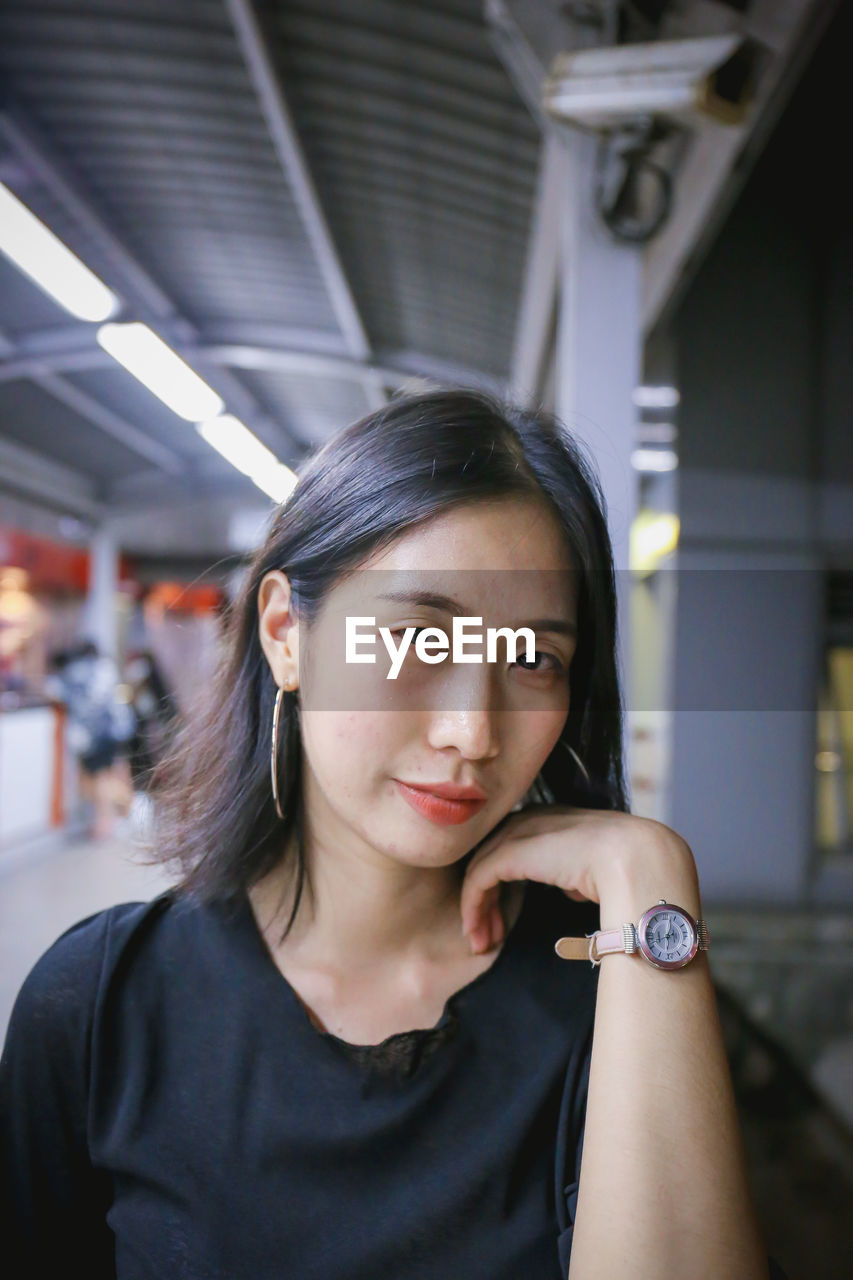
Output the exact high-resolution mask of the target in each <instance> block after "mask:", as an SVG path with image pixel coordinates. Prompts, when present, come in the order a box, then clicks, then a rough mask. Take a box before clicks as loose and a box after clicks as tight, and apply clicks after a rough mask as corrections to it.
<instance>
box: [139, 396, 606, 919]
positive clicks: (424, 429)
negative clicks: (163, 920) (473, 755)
mask: <svg viewBox="0 0 853 1280" xmlns="http://www.w3.org/2000/svg"><path fill="white" fill-rule="evenodd" d="M298 477H299V479H298V483H297V485H296V487H295V489H294V490H293V491H292V492H291V494H290V495H289V497H288V498H287V500H286V502H285V503H284V504H282V506H280V507H279V508H278V509H277V510H276V511H275V512H274V514H273V517H272V519H271V520H270V524H269V528H268V532H267V535H266V538H265V540H264V542H263V545H262V546H261V547H260V548H259V549H258V551H257V552H256V553H255V555H254V556H253V558H252V561H251V564H250V565H249V568H248V571H247V572H246V575H245V577H244V580H243V584H242V586H241V588H240V591H239V593H238V595H237V597H236V599H235V600H234V602H233V604H232V605H231V607H230V609H229V610H228V612H227V614H226V617H225V619H224V629H223V634H222V647H221V652H220V655H219V663H218V669H217V671H216V674H215V676H214V679H213V681H212V683H211V684H210V697H209V699H207V700H206V701H205V702H204V703H203V704H202V705H200V707H198V708H197V709H196V711H195V713H194V714H190V715H189V717H188V718H187V720H186V722H185V723H184V725H183V726H182V728H181V731H180V733H179V735H178V737H177V739H176V742H175V746H174V749H173V751H172V752H171V754H170V755H169V756H168V757H167V758H166V759H165V760H163V761H162V762H161V764H160V765H159V766H158V778H157V806H156V808H157V812H156V819H155V827H154V850H153V854H154V857H155V858H156V860H157V861H163V862H167V863H176V864H177V866H178V867H179V869H180V872H181V879H180V881H179V885H178V890H179V892H181V891H182V892H185V893H189V894H192V895H194V896H198V897H201V898H203V899H205V900H207V901H212V900H221V901H227V900H232V901H233V900H234V899H236V898H237V897H239V896H240V895H241V894H243V893H245V891H246V890H247V889H248V888H250V887H251V886H252V885H253V884H254V883H255V882H256V881H258V880H260V879H261V878H262V877H263V876H264V875H265V874H266V873H267V872H268V871H270V870H271V869H272V867H273V866H274V865H275V864H276V863H277V862H278V860H279V859H280V858H281V857H282V856H283V853H284V850H285V849H286V848H287V847H288V846H289V844H290V838H291V835H292V834H294V833H295V835H296V840H295V849H296V853H295V857H296V860H297V862H296V866H295V868H294V869H295V871H296V884H297V889H296V896H295V901H294V905H293V909H292V912H291V917H290V921H289V922H288V928H289V927H290V925H291V924H292V921H293V919H294V918H295V915H296V911H297V908H298V905H299V899H300V896H301V893H302V889H303V885H304V883H305V880H306V876H307V872H308V869H307V865H306V859H305V850H304V844H303V814H302V787H301V737H300V728H299V719H298V712H297V709H296V696H297V695H296V694H295V693H286V694H284V695H283V703H282V707H281V721H280V725H279V737H278V742H279V758H278V770H279V771H278V785H279V791H280V802H281V808H282V812H283V814H284V818H283V819H280V818H279V817H278V815H277V813H276V811H275V806H274V803H273V798H272V791H271V786H270V744H271V736H272V718H273V708H274V704H275V697H276V693H277V689H276V685H275V681H274V679H273V676H272V673H271V671H270V667H269V664H268V662H267V659H266V657H265V655H264V652H263V650H262V648H261V643H260V636H259V629H258V589H259V586H260V584H261V582H262V580H263V578H264V577H265V575H266V574H267V573H269V572H270V571H271V570H274V569H280V570H282V571H283V572H285V573H286V574H287V576H288V579H289V580H290V584H291V607H292V609H293V610H294V611H295V613H296V615H297V617H298V620H299V628H300V637H302V635H303V629H305V631H306V632H309V633H310V626H311V622H312V620H313V619H315V618H316V616H317V613H318V612H319V610H320V607H321V605H322V603H323V601H324V598H325V597H326V595H327V594H328V593H329V592H330V591H331V590H332V589H333V588H334V586H335V585H336V583H337V582H338V580H339V579H340V578H342V577H343V576H344V575H346V574H347V573H349V572H351V571H353V570H355V569H356V568H358V566H359V565H360V564H361V563H362V562H364V561H365V560H366V559H367V558H368V557H369V556H370V555H371V554H373V553H374V552H378V551H380V550H382V549H385V548H387V547H388V546H389V545H390V544H391V543H392V542H393V541H394V540H395V539H397V538H398V537H399V536H400V535H401V534H403V533H405V532H407V531H409V530H411V529H412V528H414V527H415V526H417V525H420V524H422V523H423V522H425V521H428V520H430V519H432V518H433V517H435V516H437V515H439V514H440V513H442V512H446V511H448V510H450V509H451V508H453V507H456V506H460V505H461V504H463V503H466V504H467V503H470V502H472V501H477V500H485V499H495V498H501V497H508V496H515V497H520V498H527V499H530V498H536V499H538V500H539V501H540V502H544V503H546V505H547V506H548V507H549V509H550V510H551V512H552V513H553V514H554V515H555V516H556V518H557V521H558V523H559V525H560V527H561V529H562V531H563V534H564V537H565V541H566V545H567V548H568V550H569V553H570V556H571V562H572V567H573V570H574V573H575V579H576V581H577V591H578V596H577V622H578V637H577V648H576V650H575V653H574V656H573V658H572V662H571V667H570V710H569V714H568V716H567V719H566V723H565V725H564V727H563V730H562V734H561V740H560V741H558V743H557V745H556V746H555V748H554V749H553V750H552V752H551V753H550V755H549V757H548V759H547V760H546V761H545V763H544V765H543V766H542V769H541V771H540V775H539V777H540V778H541V779H542V781H543V782H544V784H545V786H546V787H547V792H543V791H541V789H540V796H541V795H547V794H548V792H550V797H551V798H549V801H548V802H549V803H555V804H571V805H577V806H580V807H584V808H599V809H619V810H622V811H627V810H628V803H627V801H626V796H625V780H624V776H623V763H622V720H623V704H622V694H621V690H620V685H619V678H618V672H617V660H616V652H617V622H616V590H615V574H614V567H613V553H612V547H611V543H610V537H609V534H608V531H607V524H606V506H605V501H604V496H603V494H602V492H601V488H600V484H599V482H598V479H597V475H596V471H595V467H594V465H593V463H592V461H591V459H589V458H588V457H587V456H585V454H584V451H583V449H582V448H581V446H580V445H579V443H578V442H577V441H575V440H573V439H572V437H571V436H570V435H569V434H568V433H567V432H566V430H565V429H564V428H563V427H562V426H561V425H560V424H559V423H558V422H557V420H556V419H555V418H554V417H553V416H552V415H550V414H546V413H544V412H541V411H538V412H527V411H524V410H522V409H519V408H517V407H514V406H512V405H508V404H504V403H502V402H500V401H499V400H497V399H496V398H494V397H492V396H489V395H486V394H484V393H481V392H479V391H469V390H452V391H434V392H428V393H425V394H417V395H408V396H401V397H399V398H397V399H394V400H392V401H391V402H390V403H389V404H388V405H386V406H385V407H383V408H381V409H378V410H376V411H375V412H374V413H371V414H369V415H367V416H366V417H364V418H361V419H360V420H359V421H358V422H356V423H354V424H353V425H352V426H349V427H347V428H346V429H344V430H342V431H341V432H339V433H338V434H337V435H335V436H334V437H333V438H332V439H331V440H329V441H328V442H327V443H326V444H324V445H323V446H322V447H321V448H319V449H317V450H315V451H314V452H313V453H312V454H310V455H309V456H308V458H307V459H306V460H305V461H304V463H303V464H302V465H301V467H300V468H299V472H298ZM566 746H571V747H572V748H573V749H574V750H575V751H576V752H577V753H578V755H579V756H580V758H581V760H582V761H583V763H584V766H585V768H586V771H587V773H588V775H589V780H588V781H587V779H586V778H585V777H584V774H583V773H582V772H581V770H580V769H579V768H578V767H577V765H576V764H575V763H574V761H573V759H572V757H571V755H570V753H569V752H568V751H567V750H565V749H564V748H565V747H566ZM503 820H504V819H502V821H503ZM498 826H500V824H497V825H496V826H495V827H494V828H493V829H492V832H490V833H489V835H491V834H492V833H493V832H494V831H495V830H497V828H498ZM484 838H485V837H484ZM473 852H474V850H471V851H469V853H473ZM309 884H310V880H309ZM285 932H286V931H285Z"/></svg>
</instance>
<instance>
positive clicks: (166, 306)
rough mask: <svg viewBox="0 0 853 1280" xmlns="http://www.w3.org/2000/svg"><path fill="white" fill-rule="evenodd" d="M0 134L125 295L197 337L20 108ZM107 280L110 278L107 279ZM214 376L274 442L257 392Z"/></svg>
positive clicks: (158, 323)
mask: <svg viewBox="0 0 853 1280" xmlns="http://www.w3.org/2000/svg"><path fill="white" fill-rule="evenodd" d="M0 134H2V135H5V137H6V139H7V141H8V142H9V143H10V145H11V146H12V147H13V148H14V149H15V151H16V152H17V153H18V155H19V157H20V159H21V160H22V161H23V162H24V163H25V165H26V166H27V169H28V170H29V171H30V172H32V173H34V174H35V175H36V176H37V178H38V179H39V181H40V182H42V183H43V184H44V185H45V187H47V188H48V190H50V191H51V193H52V194H53V196H54V197H55V199H57V200H58V201H59V202H60V203H61V204H62V205H63V206H64V207H65V208H67V209H68V210H69V212H70V213H71V214H72V215H73V216H74V217H75V218H76V219H77V220H78V221H79V222H80V224H81V225H82V226H84V227H85V228H86V230H87V231H88V233H89V234H90V235H91V236H92V239H93V240H94V241H95V243H96V244H97V245H98V246H99V248H100V249H101V252H102V253H103V255H104V258H105V259H108V260H109V261H110V262H113V263H114V264H115V268H116V271H117V273H118V274H119V276H120V278H121V281H122V283H124V284H126V286H127V287H126V289H124V290H123V292H124V294H125V296H126V297H127V298H128V300H129V301H131V302H132V303H133V305H134V307H135V308H138V309H139V310H140V311H141V312H143V315H144V318H146V319H149V320H150V321H151V322H152V323H153V324H154V325H155V327H157V328H158V329H161V330H162V331H163V333H164V336H167V338H168V339H169V340H172V341H175V342H178V341H180V342H182V343H183V344H190V343H197V342H198V332H197V330H196V328H195V326H194V325H192V324H191V323H190V322H189V321H188V320H187V319H186V317H185V316H183V315H182V314H181V312H180V311H179V309H178V307H177V306H176V305H175V304H174V303H173V301H172V299H171V298H170V297H169V296H168V294H167V293H166V292H165V290H164V289H162V288H161V287H160V285H159V283H158V282H157V281H156V280H155V279H154V277H153V276H152V275H151V274H150V272H149V271H148V270H147V269H146V268H145V267H143V266H142V264H141V263H140V262H138V261H137V259H136V258H135V257H134V256H133V255H132V254H131V253H130V251H129V250H128V249H127V248H126V247H125V246H124V244H123V243H122V242H121V240H120V239H119V238H118V237H117V236H116V235H115V233H114V232H113V231H112V229H111V228H110V227H109V225H108V224H107V222H106V221H105V220H104V219H103V218H102V217H101V215H100V214H99V213H98V212H97V211H96V210H95V208H94V206H93V204H92V201H91V199H90V197H89V196H88V194H87V193H86V192H85V191H84V189H83V188H82V186H81V184H80V183H79V182H78V180H77V179H76V178H75V177H74V176H73V175H72V174H71V172H70V171H69V170H68V168H67V167H66V166H65V165H64V164H63V162H62V161H61V160H60V159H59V158H58V157H56V156H55V155H53V154H52V151H51V149H50V147H49V145H48V143H47V142H46V141H45V139H44V138H42V137H41V135H40V134H39V133H38V132H37V131H36V130H35V129H34V127H33V125H32V124H31V123H30V122H28V121H25V120H24V119H23V117H22V115H21V113H20V111H19V110H18V109H17V108H16V109H15V110H14V111H12V110H6V111H3V112H0ZM107 283H111V282H110V281H108V282H107ZM13 363H14V362H13ZM74 367H76V368H78V369H79V368H80V367H81V366H80V364H77V365H76V366H74ZM87 367H90V368H91V367H92V366H91V365H88V366H87ZM3 368H4V371H5V375H6V380H8V377H9V367H8V365H7V366H4V367H3ZM46 371H53V372H55V371H57V369H56V366H55V365H54V367H53V369H52V370H45V369H44V367H43V368H42V370H41V372H46ZM61 371H62V372H68V371H69V369H68V367H67V366H65V365H63V366H61ZM36 373H38V371H36ZM2 376H3V374H2V373H0V377H2ZM17 376H19V377H20V376H25V377H32V376H33V373H32V372H27V373H18V374H17ZM216 377H217V384H216V389H217V390H218V391H219V392H220V393H221V394H222V396H223V397H224V398H225V400H226V401H228V407H229V409H231V410H232V411H233V412H234V413H236V414H238V415H239V416H240V417H241V418H242V419H243V420H244V421H245V422H246V425H247V426H249V427H251V428H252V430H253V431H256V432H257V433H258V435H260V436H261V437H262V438H263V437H267V438H266V440H265V443H267V444H271V447H273V448H275V444H274V443H273V442H274V441H275V437H276V436H279V435H280V432H281V427H280V425H279V424H278V423H273V422H271V420H270V419H269V418H268V417H267V416H266V415H265V414H263V413H262V412H261V410H260V408H259V407H258V404H257V402H256V401H255V399H254V397H253V396H252V395H251V394H250V393H249V391H248V390H247V389H246V388H245V387H244V386H243V385H242V383H240V382H239V380H238V379H237V378H235V377H234V376H233V375H232V374H231V373H230V372H229V371H228V370H227V369H224V368H219V369H217V370H216Z"/></svg>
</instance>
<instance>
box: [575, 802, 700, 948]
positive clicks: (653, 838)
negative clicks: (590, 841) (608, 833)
mask: <svg viewBox="0 0 853 1280" xmlns="http://www.w3.org/2000/svg"><path fill="white" fill-rule="evenodd" d="M651 828H653V829H650V830H649V831H648V832H645V833H643V837H642V838H641V839H637V840H633V841H631V842H629V843H626V845H625V848H624V849H623V850H621V851H620V852H619V853H618V854H617V855H616V856H615V857H614V858H613V859H612V860H611V862H610V865H609V866H608V871H607V874H606V875H605V876H603V877H602V878H601V882H600V884H599V895H600V896H599V905H600V916H601V927H602V929H616V928H618V927H619V926H620V925H622V924H625V923H627V922H628V921H630V922H632V923H634V924H636V922H637V920H638V919H639V918H640V916H641V915H642V913H643V912H644V911H646V910H647V909H648V908H649V907H651V906H653V905H654V904H655V903H656V902H659V901H660V899H661V898H663V899H664V900H665V901H666V902H671V903H673V904H674V905H675V906H679V907H683V908H684V910H685V911H687V912H688V913H689V914H690V915H691V916H693V918H694V919H697V918H698V917H699V916H700V915H701V914H702V907H701V898H700V892H699V876H698V874H697V871H696V863H695V860H694V858H693V853H692V851H691V849H690V846H689V845H688V844H687V842H686V841H685V840H683V839H682V838H681V836H679V835H678V834H677V833H676V832H674V831H672V830H671V829H670V828H669V827H664V826H663V824H662V823H653V824H651Z"/></svg>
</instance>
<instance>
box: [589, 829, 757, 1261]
mask: <svg viewBox="0 0 853 1280" xmlns="http://www.w3.org/2000/svg"><path fill="white" fill-rule="evenodd" d="M651 827H652V828H653V829H654V836H653V838H652V837H651V836H650V839H649V842H648V847H647V849H646V850H644V851H641V855H642V856H638V850H637V848H636V846H635V847H633V848H632V850H631V857H627V856H626V857H625V858H624V859H616V860H613V861H612V863H611V865H610V869H609V870H608V873H607V875H606V876H605V877H604V878H603V882H602V883H601V884H600V886H599V888H600V894H601V897H600V905H601V924H602V928H604V929H610V928H616V927H618V926H619V925H621V924H622V923H623V922H625V921H633V922H634V923H635V924H636V922H637V921H638V920H639V917H640V915H641V914H642V912H643V911H645V910H646V909H647V908H648V907H650V906H652V905H653V904H654V903H656V902H657V901H658V900H659V899H661V898H665V899H666V901H667V902H672V903H675V904H676V905H677V906H681V907H684V908H685V909H686V910H687V911H688V912H689V913H690V914H691V915H692V916H693V917H694V919H695V918H697V917H698V916H700V915H701V914H702V913H701V907H700V895H699V883H698V877H697V874H696V868H695V864H694V860H693V855H692V853H691V851H690V848H689V846H688V845H687V844H686V843H685V842H684V841H683V840H682V839H681V838H680V837H679V836H677V834H676V833H675V832H673V831H671V829H670V828H665V827H663V826H662V825H661V824H651ZM628 1274H630V1275H631V1276H632V1277H634V1280H670V1277H680V1278H682V1280H767V1276H768V1264H767V1255H766V1251H765V1247H764V1244H763V1242H762V1239H761V1235H760V1232H759V1228H758V1224H757V1220H756V1215H755V1210H754V1207H753V1204H752V1200H751V1196H750V1191H749V1186H748V1182H747V1173H746V1163H745V1159H744V1153H743V1148H742V1143H741V1136H740V1130H739V1127H738V1121H737V1113H736V1109H735V1100H734V1092H733V1089H732V1083H731V1077H730V1075H729V1069H728V1063H727V1060H726V1055H725V1050H724V1045H723V1037H722V1031H721V1028H720V1022H719V1017H718V1013H717V1006H716V1000H715V997H714V991H713V986H712V983H711V977H710V973H709V968H708V959H707V955H706V954H705V952H703V951H700V952H698V953H697V956H696V958H695V959H694V960H693V961H691V963H690V964H688V965H687V966H686V967H685V968H684V969H680V970H675V971H669V972H667V971H663V970H658V969H655V968H654V967H653V966H652V965H651V964H648V963H647V962H646V961H645V959H644V958H643V957H642V956H640V955H639V954H636V953H635V954H634V955H623V954H616V955H609V956H606V957H604V958H603V960H602V962H601V969H600V973H599V984H598V996H597V1004H596V1014H595V1030H594V1036H593V1047H592V1061H591V1066H590V1078H589V1093H588V1098H587V1111H586V1132H585V1138H584V1150H583V1158H582V1163H581V1174H580V1188H579V1193H578V1205H577V1214H576V1218H575V1224H574V1232H573V1242H572V1253H571V1264H570V1267H569V1280H610V1278H611V1277H616V1276H621V1275H628Z"/></svg>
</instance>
